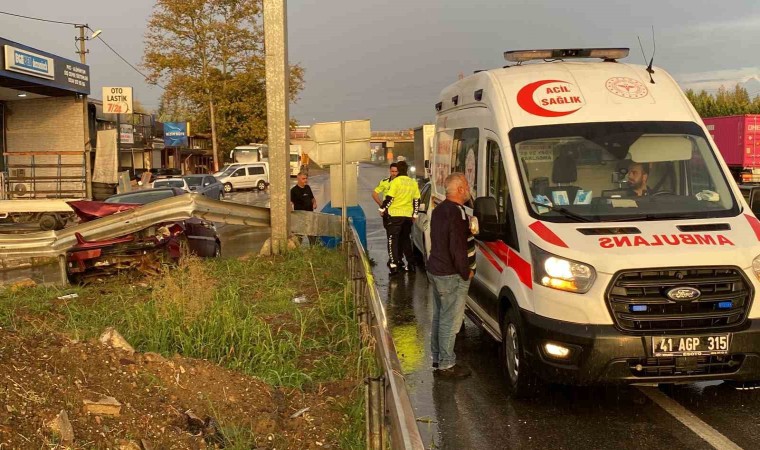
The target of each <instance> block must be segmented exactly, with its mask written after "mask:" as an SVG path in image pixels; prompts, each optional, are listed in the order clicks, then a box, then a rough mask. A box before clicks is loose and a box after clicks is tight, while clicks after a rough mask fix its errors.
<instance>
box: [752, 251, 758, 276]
mask: <svg viewBox="0 0 760 450" xmlns="http://www.w3.org/2000/svg"><path fill="white" fill-rule="evenodd" d="M752 272H754V273H755V278H757V279H758V280H760V255H757V256H755V259H753V260H752Z"/></svg>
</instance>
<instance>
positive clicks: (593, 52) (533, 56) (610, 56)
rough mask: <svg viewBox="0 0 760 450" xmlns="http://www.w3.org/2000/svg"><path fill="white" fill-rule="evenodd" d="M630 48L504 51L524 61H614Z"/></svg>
mask: <svg viewBox="0 0 760 450" xmlns="http://www.w3.org/2000/svg"><path fill="white" fill-rule="evenodd" d="M629 51H630V49H628V48H555V49H544V50H512V51H508V52H504V59H506V60H507V61H510V62H516V63H522V62H525V61H532V60H537V59H571V58H599V59H603V60H605V61H614V60H617V59H621V58H625V57H626V56H628V52H629Z"/></svg>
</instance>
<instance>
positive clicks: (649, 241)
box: [599, 233, 734, 248]
mask: <svg viewBox="0 0 760 450" xmlns="http://www.w3.org/2000/svg"><path fill="white" fill-rule="evenodd" d="M663 245H720V246H723V245H731V246H733V245H734V243H733V242H731V240H730V239H728V238H727V237H726V236H724V235H722V234H718V235H715V236H713V235H711V234H688V233H682V234H655V235H653V236H650V237H644V236H639V235H636V236H634V237H633V238H631V237H630V236H613V237H603V238H599V246H600V247H602V248H615V247H658V246H663Z"/></svg>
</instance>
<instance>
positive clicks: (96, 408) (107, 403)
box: [83, 396, 121, 417]
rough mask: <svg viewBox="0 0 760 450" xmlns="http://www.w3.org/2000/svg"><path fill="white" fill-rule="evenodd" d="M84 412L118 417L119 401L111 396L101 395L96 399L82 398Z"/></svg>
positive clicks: (119, 411)
mask: <svg viewBox="0 0 760 450" xmlns="http://www.w3.org/2000/svg"><path fill="white" fill-rule="evenodd" d="M83 403H84V412H85V413H87V414H94V415H96V416H110V417H118V416H119V414H121V403H119V401H118V400H116V399H115V398H113V397H109V396H105V397H101V398H100V400H98V401H92V400H84V401H83Z"/></svg>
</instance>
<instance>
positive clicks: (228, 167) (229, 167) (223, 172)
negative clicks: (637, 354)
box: [214, 163, 243, 179]
mask: <svg viewBox="0 0 760 450" xmlns="http://www.w3.org/2000/svg"><path fill="white" fill-rule="evenodd" d="M242 165H243V163H232V164H227V165H226V166H224V167H222V170H220V171H219V172H214V176H215V177H216V178H217V179H218V178H221V177H222V176H228V175H229V174H231V173H232V172H234V171H235V169H237V168H238V167H240V166H242Z"/></svg>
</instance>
